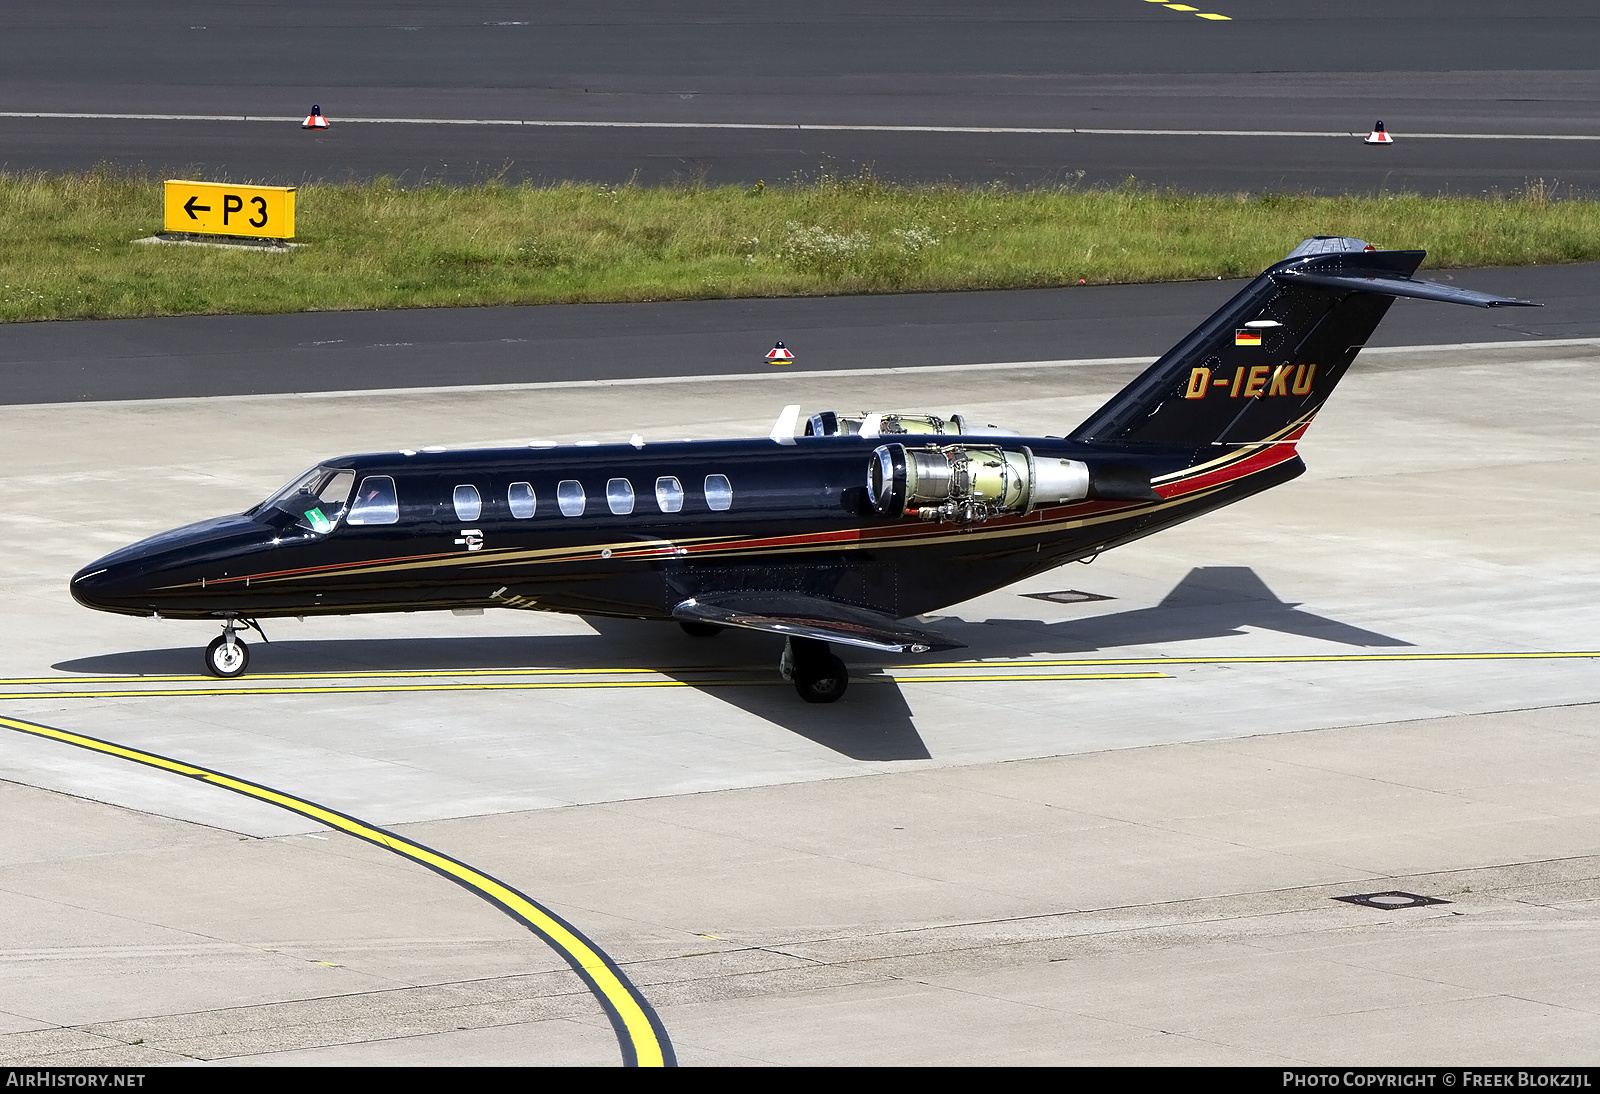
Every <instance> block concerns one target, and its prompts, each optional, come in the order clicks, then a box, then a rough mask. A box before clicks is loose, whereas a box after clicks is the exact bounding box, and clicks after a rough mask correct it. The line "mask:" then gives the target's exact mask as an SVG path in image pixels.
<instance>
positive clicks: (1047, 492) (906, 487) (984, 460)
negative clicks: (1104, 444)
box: [867, 444, 1089, 523]
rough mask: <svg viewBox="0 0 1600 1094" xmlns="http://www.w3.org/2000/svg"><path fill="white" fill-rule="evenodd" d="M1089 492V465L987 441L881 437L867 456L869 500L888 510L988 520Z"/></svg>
mask: <svg viewBox="0 0 1600 1094" xmlns="http://www.w3.org/2000/svg"><path fill="white" fill-rule="evenodd" d="M1088 496H1089V467H1088V465H1087V464H1084V463H1080V462H1078V461H1077V460H1066V459H1059V458H1056V457H1053V456H1047V457H1039V456H1035V455H1034V454H1033V451H1032V450H1031V449H1028V448H1019V449H1002V448H998V447H990V446H987V445H963V444H957V445H948V446H945V447H942V448H941V447H938V446H936V445H929V446H927V447H926V448H911V447H908V446H906V445H903V444H884V445H879V446H878V447H877V448H875V449H873V452H872V456H871V457H870V458H869V459H868V461H867V499H868V500H869V501H870V502H871V504H872V508H873V511H874V512H876V513H878V514H879V515H880V516H885V517H903V516H905V515H906V514H907V513H911V512H914V513H915V514H916V515H917V516H918V517H920V518H921V519H923V520H950V521H959V522H961V523H972V522H974V521H985V520H988V519H989V518H990V517H995V516H1000V515H1001V514H1004V513H1021V514H1026V513H1030V512H1032V511H1033V510H1034V509H1035V508H1037V507H1038V506H1041V505H1060V504H1062V503H1064V502H1069V501H1080V500H1082V499H1083V498H1086V497H1088Z"/></svg>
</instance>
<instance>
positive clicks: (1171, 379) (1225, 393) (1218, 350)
mask: <svg viewBox="0 0 1600 1094" xmlns="http://www.w3.org/2000/svg"><path fill="white" fill-rule="evenodd" d="M1425 254H1426V252H1425V251H1379V250H1376V249H1375V248H1373V247H1372V246H1371V245H1370V244H1367V243H1365V242H1363V241H1362V240H1359V239H1348V238H1344V237H1340V236H1317V237H1315V238H1313V239H1308V240H1306V241H1305V242H1303V243H1301V244H1300V246H1298V247H1296V248H1295V249H1294V250H1293V251H1291V252H1290V253H1289V255H1288V257H1287V258H1285V259H1284V260H1283V261H1281V262H1278V263H1276V264H1275V265H1273V266H1272V267H1270V268H1269V269H1268V270H1267V271H1266V272H1265V273H1263V274H1262V275H1261V276H1260V277H1258V278H1256V279H1255V280H1254V281H1252V282H1251V283H1250V284H1249V285H1247V286H1246V287H1245V288H1244V289H1243V291H1241V292H1240V293H1239V294H1238V295H1237V296H1235V297H1234V298H1233V299H1232V300H1230V301H1228V303H1226V304H1225V305H1223V306H1222V308H1220V309H1219V310H1218V311H1217V313H1216V314H1215V315H1213V316H1212V317H1211V318H1210V319H1207V320H1206V321H1205V322H1204V323H1202V324H1201V325H1200V326H1199V327H1198V328H1196V329H1195V330H1194V332H1193V333H1191V334H1190V335H1189V336H1188V337H1186V338H1185V339H1184V340H1183V341H1181V342H1179V343H1178V344H1177V345H1176V346H1174V347H1173V348H1172V349H1170V350H1168V351H1167V352H1166V353H1165V354H1164V355H1162V357H1161V359H1160V360H1158V361H1157V362H1156V363H1155V364H1153V365H1151V366H1150V367H1149V368H1148V369H1146V370H1145V371H1144V373H1143V374H1141V375H1140V376H1139V378H1138V379H1136V380H1134V381H1133V383H1131V384H1129V385H1128V386H1127V387H1126V388H1124V389H1123V390H1122V391H1121V392H1119V393H1118V394H1117V395H1116V396H1115V397H1114V398H1113V399H1112V400H1111V401H1110V402H1108V403H1107V404H1106V405H1105V406H1103V407H1101V408H1100V409H1099V410H1097V411H1095V413H1094V414H1093V415H1091V416H1090V417H1089V419H1088V420H1087V421H1086V422H1084V423H1083V424H1082V425H1080V426H1079V427H1078V428H1077V429H1076V430H1074V431H1073V432H1072V433H1071V434H1070V439H1072V440H1075V441H1083V442H1086V443H1093V444H1102V445H1104V444H1119V445H1121V444H1126V445H1159V446H1161V447H1163V448H1167V447H1171V448H1200V447H1204V446H1208V445H1237V444H1252V443H1258V442H1262V441H1273V440H1279V439H1283V438H1285V437H1289V435H1291V434H1295V435H1297V433H1296V431H1297V430H1299V429H1302V428H1304V426H1305V425H1306V424H1307V423H1309V422H1310V421H1311V419H1312V418H1313V417H1314V416H1315V415H1316V413H1317V411H1318V410H1320V409H1321V408H1322V404H1323V403H1324V402H1325V401H1326V400H1327V398H1328V396H1329V395H1330V394H1331V393H1332V392H1333V388H1334V385H1336V384H1337V383H1338V382H1339V380H1340V379H1341V378H1342V377H1343V376H1344V374H1345V371H1346V370H1347V369H1349V367H1350V363H1351V362H1352V361H1354V360H1355V357H1356V354H1357V353H1359V352H1360V350H1361V347H1362V346H1364V345H1365V344H1366V342H1367V339H1368V338H1369V337H1371V335H1372V332H1373V330H1374V329H1376V327H1377V326H1378V323H1379V321H1380V320H1382V319H1383V316H1384V313H1385V312H1387V311H1388V310H1389V305H1390V304H1391V303H1393V301H1394V298H1395V297H1397V296H1409V297H1418V298H1421V299H1425V300H1443V301H1448V302H1451V303H1457V304H1472V305H1476V306H1477V307H1483V308H1493V307H1507V306H1523V307H1529V306H1534V307H1536V306H1537V305H1530V304H1529V303H1528V302H1527V301H1525V300H1513V299H1509V298H1505V297H1497V296H1488V295H1485V294H1483V293H1476V292H1469V291H1467V290H1465V289H1457V288H1452V287H1448V286H1444V285H1436V284H1433V283H1432V282H1429V281H1414V280H1412V279H1411V274H1412V273H1414V272H1415V271H1416V269H1417V267H1418V265H1420V264H1421V262H1422V259H1423V256H1424V255H1425ZM1290 439H1293V438H1292V437H1291V438H1290Z"/></svg>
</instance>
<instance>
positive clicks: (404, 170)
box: [0, 0, 1600, 194]
mask: <svg viewBox="0 0 1600 1094" xmlns="http://www.w3.org/2000/svg"><path fill="white" fill-rule="evenodd" d="M1224 8H1225V9H1226V10H1225V11H1224V10H1222V9H1224ZM72 10H73V16H72V18H70V19H65V18H63V17H60V16H58V15H56V14H55V13H51V12H39V11H34V10H32V9H26V8H19V9H16V10H13V11H8V12H0V28H4V31H5V33H4V35H0V72H3V73H4V75H3V76H0V141H3V142H4V146H5V154H4V164H3V166H4V167H5V168H6V169H8V170H13V171H16V170H38V169H42V170H52V171H60V170H87V169H89V168H91V167H94V166H95V165H97V164H102V163H104V164H111V165H115V166H118V167H122V168H127V169H135V170H145V171H149V172H152V173H154V174H157V175H203V176H205V177H208V178H225V179H235V180H256V181H264V182H272V183H282V184H298V183H303V182H307V181H312V180H317V179H334V180H341V179H345V178H349V177H356V178H372V177H376V176H380V175H386V176H390V177H393V178H396V179H399V180H401V181H402V182H404V183H406V184H412V185H414V184H421V183H426V182H427V181H428V180H430V179H437V180H443V181H450V182H481V181H485V180H488V179H491V178H499V179H508V180H521V179H527V180H531V181H534V182H539V183H543V182H554V181H559V180H563V179H586V180H591V181H596V182H608V183H620V182H626V181H628V180H629V179H635V180H637V181H639V182H641V183H646V184H655V183H673V182H678V183H691V182H695V181H697V180H698V181H705V182H710V183H740V184H744V185H749V184H751V183H753V182H755V181H756V180H757V179H766V180H767V181H769V182H781V181H788V180H790V179H794V178H802V179H812V178H816V177H818V176H819V175H822V174H827V173H833V174H839V173H844V174H853V173H856V172H859V171H863V170H871V171H872V172H874V173H875V174H877V175H878V176H879V177H881V178H884V179H887V180H891V181H901V182H942V181H948V180H955V181H959V182H964V183H976V184H984V183H992V182H997V181H998V182H1003V183H1006V184H1009V185H1013V186H1040V185H1050V186H1054V185H1091V186H1092V185H1117V184H1120V183H1122V182H1123V180H1124V179H1126V178H1128V177H1129V176H1133V177H1135V178H1137V179H1139V180H1141V181H1142V182H1144V183H1147V184H1150V185H1155V186H1173V187H1178V188H1181V189H1189V190H1203V191H1223V192H1230V191H1250V192H1261V191H1314V192H1318V193H1333V194H1337V193H1345V192H1351V193H1377V192H1385V191H1388V192H1395V191H1404V190H1418V191H1421V192H1425V193H1437V192H1447V193H1462V194H1477V193H1480V192H1482V191H1484V190H1499V191H1501V192H1509V191H1512V190H1516V189H1520V188H1522V187H1525V186H1527V185H1529V184H1530V183H1535V182H1538V181H1539V180H1543V181H1544V183H1546V184H1558V185H1559V186H1560V187H1561V188H1562V192H1574V193H1593V192H1595V190H1596V188H1597V186H1600V151H1597V150H1596V148H1595V141H1594V138H1596V137H1600V78H1597V76H1596V71H1595V65H1594V60H1593V59H1594V57H1595V56H1596V55H1600V49H1597V47H1600V19H1597V17H1596V16H1595V14H1594V13H1593V11H1592V10H1590V9H1589V8H1588V7H1587V6H1586V5H1582V4H1578V3H1572V2H1560V0H1545V2H1543V3H1539V4H1534V5H1531V6H1530V5H1528V4H1524V5H1520V6H1519V8H1518V10H1517V11H1515V12H1508V11H1506V10H1505V9H1504V7H1503V5H1495V4H1490V3H1484V2H1473V3H1466V4H1461V3H1455V4H1445V3H1436V2H1431V0H1430V2H1424V3H1412V4H1408V5H1406V7H1405V8H1404V9H1403V10H1399V11H1397V10H1395V9H1394V7H1393V5H1384V4H1379V3H1375V2H1372V0H1351V2H1348V3H1341V4H1314V5H1306V4H1296V5H1288V6H1286V5H1283V4H1270V3H1267V2H1265V0H1240V2H1239V3H1235V4H1225V5H1219V6H1218V10H1217V11H1215V12H1212V11H1208V10H1205V9H1203V8H1197V9H1196V12H1195V13H1189V12H1182V11H1176V10H1172V9H1170V8H1168V7H1167V6H1165V5H1161V4H1151V3H1145V2H1143V0H1093V2H1088V3H1077V4H1072V5H1053V4H1044V3H1038V2H1030V0H1015V2H1012V3H1008V4H1002V5H998V6H997V5H988V6H986V8H985V10H984V12H983V14H982V16H981V17H979V16H976V15H975V14H974V13H973V12H972V10H971V9H970V8H969V7H966V6H963V5H958V4H948V3H941V4H911V3H904V2H880V3H875V4H867V5H858V4H838V3H828V4H808V5H805V6H803V7H802V6H794V5H784V4H778V5H738V6H729V5H723V4H705V5H699V4H690V5H674V6H673V8H672V9H671V11H670V12H669V11H664V10H662V9H661V8H660V7H659V6H651V5H644V6H640V5H636V4H631V3H625V2H616V0H608V2H604V3H597V4H590V5H585V6H584V7H583V8H582V9H581V10H578V9H568V8H566V7H562V6H554V7H551V6H541V7H536V8H533V9H529V8H527V7H526V6H524V5H505V4H500V3H469V4H462V5H452V6H450V8H448V9H433V8H429V7H426V6H422V7H419V6H417V5H410V4H397V3H374V4H370V5H362V6H360V7H356V8H351V9H347V10H344V11H341V12H339V13H337V14H336V15H334V14H330V13H328V12H326V11H324V10H322V8H321V7H319V6H317V5H310V4H305V3H301V2H296V3H287V4H282V5H274V6H273V7H272V8H270V9H267V8H261V7H255V6H250V7H242V8H231V9H222V10H212V9H204V15H203V16H197V15H196V14H195V10H194V9H191V8H189V7H187V6H184V5H178V4H166V3H163V4H157V5H141V7H140V8H139V9H138V10H137V11H133V10H123V9H120V8H119V7H118V6H117V5H112V4H90V5H78V6H74V8H73V9H72ZM1205 15H1218V16H1222V15H1225V16H1226V19H1223V20H1210V19H1206V18H1202V16H1205ZM197 18H203V20H204V21H203V22H196V21H195V20H196V19H197ZM313 103H316V104H318V105H320V106H321V107H322V108H323V110H324V113H325V114H326V115H327V116H328V117H329V118H330V119H332V120H333V123H334V124H333V126H332V128H330V129H329V130H327V131H325V132H319V133H315V134H312V133H304V132H301V131H300V129H299V126H298V119H301V118H303V117H304V116H305V114H306V112H307V111H308V110H309V108H310V106H311V105H312V104H313ZM41 113H44V114H57V115H60V114H77V115H102V116H101V117H78V118H63V117H52V118H44V117H27V116H23V115H30V114H41ZM129 115H153V116H162V117H167V118H172V117H175V116H186V117H194V118H217V117H229V118H243V117H246V116H250V117H259V118H273V119H279V120H278V121H271V122H268V121H262V122H244V121H198V120H196V121H160V120H150V119H144V120H139V119H135V118H132V117H129ZM352 118H363V119H412V120H417V119H433V120H435V121H437V122H439V123H440V124H432V125H418V124H375V123H372V122H368V123H364V124H356V123H349V124H345V123H344V122H343V121H342V119H352ZM1379 118H1381V119H1384V120H1385V121H1386V122H1387V123H1388V125H1389V128H1390V130H1391V132H1393V133H1395V134H1396V136H1397V137H1398V143H1397V144H1396V145H1394V146H1393V147H1389V148H1379V149H1373V148H1367V147H1364V146H1363V145H1362V144H1361V142H1360V141H1359V139H1357V138H1355V137H1349V136H1345V137H1338V138H1333V137H1328V136H1323V137H1303V136H1301V137H1289V136H1266V135H1265V134H1271V133H1278V134H1282V133H1321V134H1329V133H1342V134H1349V133H1357V132H1364V131H1365V129H1366V127H1369V126H1370V125H1371V123H1372V122H1373V121H1374V120H1375V119H1379ZM463 121H489V122H535V123H539V124H537V125H474V126H462V125H459V124H454V123H458V122H463ZM592 125H604V126H607V127H610V126H641V125H642V126H646V127H654V126H673V127H676V128H672V129H658V128H585V127H587V126H592ZM724 126H786V127H802V126H803V127H808V128H804V129H802V128H790V129H786V130H771V129H727V128H718V127H724ZM827 127H864V128H856V129H849V128H833V129H829V128H827ZM896 130H899V131H896ZM978 130H990V131H991V132H975V131H978ZM1007 130H1010V132H1006V131H1007ZM1016 130H1032V132H1016ZM1064 130H1072V131H1075V132H1063V131H1064ZM1218 132H1230V133H1243V134H1257V135H1254V136H1251V135H1242V136H1234V137H1219V136H1215V135H1211V134H1215V133H1218ZM1184 134H1189V135H1184ZM1201 134H1206V135H1201ZM1408 134H1445V135H1449V136H1450V137H1451V138H1452V139H1435V138H1417V139H1411V138H1410V137H1409V136H1408ZM1470 134H1498V135H1500V136H1502V137H1508V136H1509V137H1515V138H1517V139H1514V140H1505V139H1491V140H1484V139H1469V138H1467V137H1466V135H1470ZM1551 136H1559V137H1565V138H1580V139H1573V140H1547V139H1544V138H1548V137H1551ZM1528 138H1535V139H1528Z"/></svg>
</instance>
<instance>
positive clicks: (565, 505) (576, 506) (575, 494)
mask: <svg viewBox="0 0 1600 1094" xmlns="http://www.w3.org/2000/svg"><path fill="white" fill-rule="evenodd" d="M583 500H584V499H583V483H581V482H579V481H578V480H577V479H562V480H561V481H560V482H558V483H556V504H557V505H559V506H560V507H561V515H562V516H564V517H581V516H583Z"/></svg>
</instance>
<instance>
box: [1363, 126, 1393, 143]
mask: <svg viewBox="0 0 1600 1094" xmlns="http://www.w3.org/2000/svg"><path fill="white" fill-rule="evenodd" d="M1362 143H1363V144H1393V143H1394V138H1393V137H1391V136H1389V131H1388V130H1387V129H1385V128H1384V127H1383V123H1382V122H1373V123H1372V132H1371V133H1368V134H1367V137H1366V140H1364V141H1363V142H1362Z"/></svg>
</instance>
